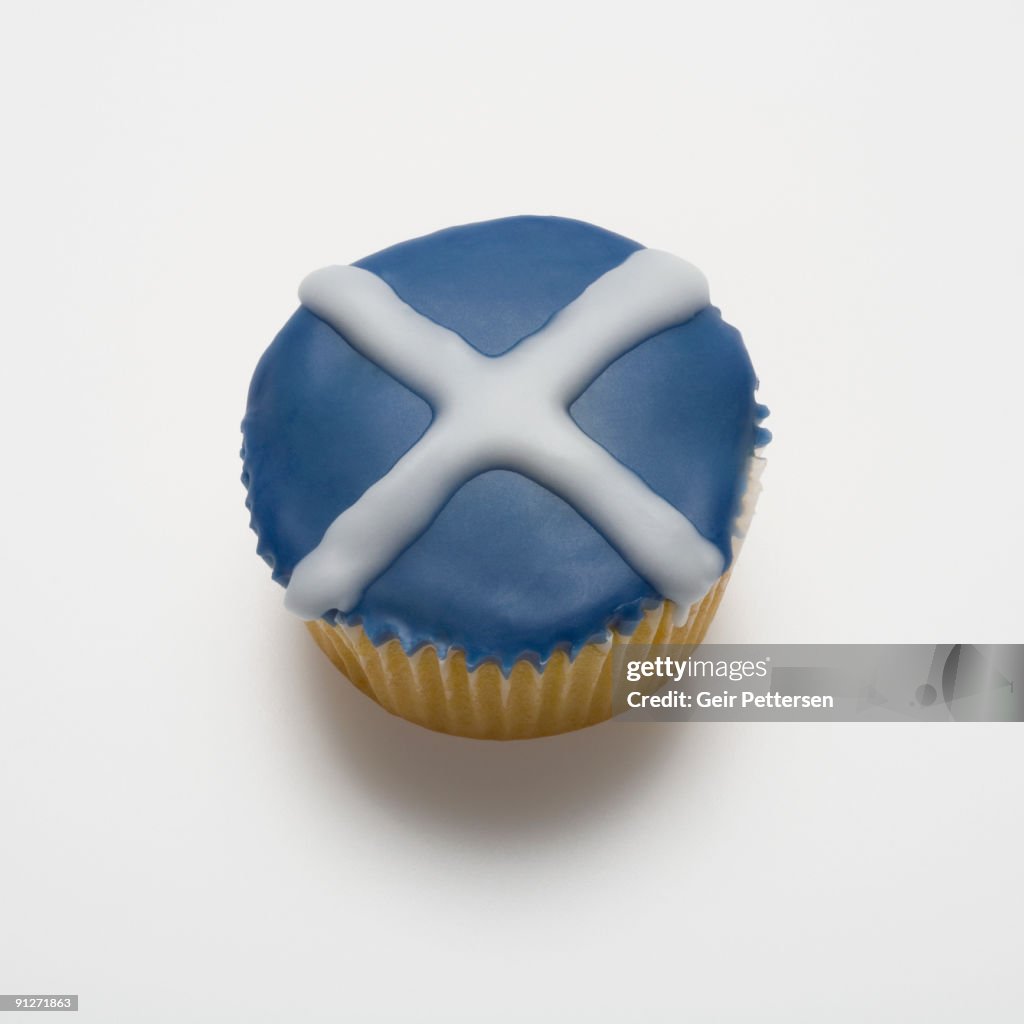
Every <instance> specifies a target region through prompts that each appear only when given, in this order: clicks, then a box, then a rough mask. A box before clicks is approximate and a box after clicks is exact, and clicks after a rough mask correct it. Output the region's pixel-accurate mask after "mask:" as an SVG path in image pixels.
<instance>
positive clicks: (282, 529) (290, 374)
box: [242, 217, 767, 668]
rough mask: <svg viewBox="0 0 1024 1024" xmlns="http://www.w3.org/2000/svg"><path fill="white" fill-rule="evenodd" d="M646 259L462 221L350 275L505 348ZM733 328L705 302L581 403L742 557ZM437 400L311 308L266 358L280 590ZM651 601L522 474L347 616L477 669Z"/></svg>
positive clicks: (261, 412) (742, 353)
mask: <svg viewBox="0 0 1024 1024" xmlns="http://www.w3.org/2000/svg"><path fill="white" fill-rule="evenodd" d="M638 248H641V246H639V245H638V244H637V243H635V242H631V241H629V240H628V239H625V238H622V237H621V236H619V235H615V234H612V233H611V232H607V231H604V230H602V229H600V228H597V227H594V226H592V225H589V224H583V223H582V222H579V221H571V220H565V219H562V218H554V217H515V218H508V219H505V220H499V221H489V222H486V223H483V224H472V225H467V226H464V227H458V228H451V229H448V230H446V231H441V232H438V233H436V234H433V235H428V236H426V237H424V238H418V239H414V240H413V241H410V242H405V243H402V244H401V245H397V246H393V247H392V248H389V249H385V250H384V251H382V252H379V253H376V254H375V255H373V256H369V257H367V258H366V259H364V260H361V261H360V262H359V263H358V264H357V266H360V267H363V268H364V269H367V270H370V271H372V272H373V273H375V274H378V275H379V276H380V277H382V278H383V279H384V280H385V281H387V283H388V284H389V285H390V286H391V287H392V288H393V289H394V290H395V291H396V292H397V293H398V295H399V296H400V297H401V298H402V299H404V300H405V301H406V302H408V303H409V305H411V306H413V307H414V308H415V309H417V310H418V311H419V312H421V313H423V314H424V315H426V316H429V317H430V318H431V319H433V320H435V321H436V322H437V323H440V324H443V325H444V326H446V327H448V328H450V329H452V330H454V331H457V332H458V333H459V334H461V335H462V336H463V337H464V338H465V339H466V341H467V342H468V343H470V344H471V345H473V346H474V347H476V348H477V349H478V350H479V351H481V352H484V353H485V354H487V355H500V354H501V353H503V352H505V351H507V350H508V349H509V348H511V347H513V346H514V345H515V344H517V343H518V342H519V341H520V340H522V339H523V338H524V337H526V336H528V335H530V334H532V333H534V332H535V331H536V330H538V329H539V328H540V327H542V326H543V325H544V324H545V323H546V322H547V321H548V320H549V319H550V318H551V317H552V316H553V315H554V314H555V313H557V312H558V311H559V310H560V309H561V308H563V307H564V306H565V305H567V304H568V303H569V302H571V301H572V300H573V299H574V298H576V297H577V296H578V295H579V294H580V293H581V292H582V291H583V290H584V289H585V288H586V287H587V286H588V285H589V284H590V283H591V282H592V281H594V280H595V279H596V278H598V277H600V276H601V275H602V274H604V273H605V272H607V271H608V270H610V269H612V268H613V267H615V266H617V265H618V264H620V263H621V262H622V261H623V260H624V259H626V257H627V256H629V255H630V253H632V252H634V251H635V250H637V249H638ZM756 386H757V381H756V378H755V376H754V372H753V369H752V367H751V365H750V360H749V358H748V356H747V353H746V350H745V349H744V347H743V343H742V340H741V338H740V335H739V333H738V332H737V331H736V330H735V329H734V328H732V327H730V326H728V325H727V324H726V323H724V322H723V321H722V319H721V316H720V314H719V312H718V310H716V309H714V308H708V309H706V310H704V311H702V312H701V313H699V314H698V315H697V316H695V317H694V318H693V319H691V320H690V321H688V322H687V323H686V324H683V325H681V326H679V327H674V328H672V329H670V330H668V331H664V332H662V333H661V334H658V335H657V336H655V337H653V338H650V339H648V340H646V341H644V342H642V343H641V344H640V345H638V346H637V347H635V348H634V349H632V350H631V351H630V352H627V353H626V354H625V355H624V356H622V357H620V358H619V359H618V360H616V362H614V363H613V364H612V365H611V366H609V367H608V368H607V369H606V370H605V371H604V372H603V373H602V374H601V375H600V376H599V377H598V378H597V379H596V380H595V381H594V383H593V384H592V385H591V386H590V387H589V388H588V389H587V390H586V391H585V392H584V393H583V395H581V396H580V398H578V399H577V400H576V402H575V403H574V404H573V406H572V409H571V413H572V415H573V417H574V418H575V420H576V422H577V423H578V424H579V426H580V427H581V428H582V429H583V430H584V431H585V432H586V433H587V434H589V435H590V436H591V437H593V438H594V439H595V440H596V441H598V442H599V443H600V444H602V445H603V446H604V447H605V448H607V449H608V450H609V451H610V452H611V453H612V454H613V455H615V456H616V458H618V459H619V460H620V461H622V462H623V463H625V464H626V465H627V466H629V467H630V468H631V469H633V470H634V471H635V472H636V473H638V474H639V475H640V476H641V477H642V478H643V479H644V480H645V481H646V482H647V483H648V485H649V486H650V487H651V488H652V489H653V490H655V491H656V492H657V493H658V494H660V495H662V497H664V498H665V499H666V500H668V501H669V502H671V503H672V504H673V505H675V506H676V507H677V508H678V509H679V510H680V511H681V512H683V513H684V514H685V515H686V516H687V517H688V518H689V519H690V521H691V522H692V523H693V524H694V525H695V526H696V528H697V529H698V530H699V531H700V532H701V533H702V534H703V535H704V536H705V537H706V538H708V539H709V540H710V541H712V542H713V543H714V544H716V545H717V546H718V547H719V548H720V549H721V550H722V553H723V555H724V556H725V558H726V561H727V562H728V560H729V559H730V557H731V527H732V523H733V521H734V518H735V515H736V512H737V509H738V506H739V501H740V498H741V497H742V491H743V487H744V485H745V469H746V460H747V458H748V457H749V455H750V453H751V452H752V450H753V449H754V447H759V446H760V445H761V444H763V443H765V441H766V440H767V436H766V435H767V431H764V430H763V429H762V428H761V427H759V426H758V423H759V421H760V420H761V419H763V418H764V416H765V415H767V410H766V409H765V408H764V407H763V406H758V405H757V404H756V403H755V402H754V389H755V388H756ZM430 419H431V411H430V408H429V406H428V405H427V404H426V403H425V402H424V401H423V400H422V399H421V398H419V397H418V396H416V395H415V394H413V393H412V392H411V391H409V390H408V389H407V388H405V387H404V385H401V384H399V383H398V382H397V381H395V380H394V379H393V378H391V377H390V376H388V375H387V374H386V373H384V371H382V370H381V369H379V368H378V367H377V366H375V365H374V364H373V363H372V362H370V361H369V360H367V359H365V358H364V357H363V356H361V355H359V354H358V353H357V352H356V351H355V350H354V349H353V348H352V347H351V346H350V345H349V344H348V343H347V342H346V341H345V340H344V339H343V338H342V337H341V336H339V335H338V334H337V333H336V332H335V331H334V330H333V329H332V328H330V327H328V326H327V325H326V324H325V323H323V322H322V321H321V320H319V319H317V318H316V317H315V316H313V315H312V314H311V313H309V312H308V311H306V310H305V309H302V308H300V309H299V310H298V312H296V313H295V315H294V316H293V317H292V318H291V320H289V322H288V323H287V324H286V325H285V327H284V329H283V330H282V331H281V333H280V334H279V335H278V336H277V338H276V339H275V340H274V342H273V343H272V344H271V346H270V348H269V349H268V350H267V352H266V353H265V354H264V356H263V358H262V359H261V360H260V363H259V365H258V367H257V369H256V373H255V375H254V377H253V381H252V385H251V387H250V391H249V402H248V407H247V410H246V415H245V420H244V421H243V424H242V430H243V435H244V443H243V450H242V454H243V459H244V472H243V480H244V481H245V483H246V486H247V488H248V492H249V495H248V505H249V508H250V510H251V513H252V525H253V528H254V530H255V531H256V533H257V535H258V537H259V544H258V550H259V552H260V554H261V555H262V556H263V557H264V558H265V559H266V560H267V561H268V562H269V563H270V565H271V566H272V568H273V570H274V578H275V579H277V580H278V581H279V582H281V583H282V584H285V585H287V582H288V579H289V578H290V575H291V572H292V570H293V569H294V567H295V565H296V564H297V563H298V562H299V560H301V558H302V557H304V556H305V555H306V554H307V553H308V552H309V551H311V550H312V549H313V548H314V547H315V546H316V545H317V544H318V543H319V541H320V539H321V537H322V536H323V533H324V531H325V530H326V528H327V527H328V526H329V525H330V523H331V522H333V520H334V519H335V518H336V517H337V516H338V515H339V514H340V513H341V512H342V511H344V509H345V508H347V507H348V506H349V505H351V504H353V503H354V502H355V501H356V500H357V499H358V498H359V497H360V496H361V495H362V493H363V492H364V491H365V490H366V489H367V488H368V487H369V486H371V485H372V484H373V483H374V482H375V481H376V480H378V479H379V478H380V477H382V476H383V475H385V474H386V473H387V472H388V470H389V469H390V468H391V467H392V466H393V465H394V464H395V462H397V461H398V459H399V458H400V457H401V456H402V455H403V454H404V453H405V452H406V451H408V449H409V448H410V447H412V445H413V444H415V443H416V441H417V440H418V439H419V438H420V436H421V435H422V434H423V432H424V431H425V430H426V428H427V426H428V425H429V423H430ZM657 600H659V597H658V595H657V594H656V593H655V592H654V591H653V590H652V588H651V587H650V585H649V584H647V583H646V581H644V580H642V579H640V578H639V577H638V576H637V575H636V573H634V572H633V570H632V569H631V568H630V567H629V566H628V565H626V563H625V562H623V560H622V559H621V557H620V556H619V555H618V553H617V552H616V551H615V550H614V549H613V548H612V547H611V546H610V545H609V544H608V542H607V541H606V540H605V539H604V537H602V536H601V535H600V534H599V533H598V532H597V531H596V530H595V529H594V528H593V527H592V526H591V525H590V524H589V523H587V522H586V521H585V520H584V519H582V518H581V517H580V516H579V515H578V514H577V513H576V512H575V511H574V510H573V509H572V508H570V507H569V506H568V505H566V504H565V502H564V501H562V499H561V498H558V497H557V496H555V495H553V494H551V493H550V492H548V491H546V490H545V489H544V488H542V487H540V486H539V485H537V484H536V483H534V482H533V481H531V480H528V479H526V478H525V477H522V476H520V475H518V474H516V473H512V472H507V471H501V470H495V471H491V472H487V473H484V474H481V475H480V476H478V477H476V478H474V479H473V480H471V481H469V482H468V483H467V484H465V485H464V486H463V487H462V488H461V489H460V490H459V491H458V492H457V493H456V494H455V495H453V496H452V498H451V499H450V500H449V502H448V503H447V505H446V506H445V507H444V509H443V510H442V511H441V512H440V513H439V515H438V516H437V518H436V519H435V520H434V522H433V524H432V525H431V526H430V527H429V529H428V530H427V531H426V532H425V533H424V534H423V535H422V536H421V537H419V539H417V540H416V541H415V542H414V543H413V544H411V545H410V546H409V547H408V548H407V549H406V550H405V551H404V552H403V553H402V554H401V555H400V556H399V557H398V558H397V559H396V560H395V562H394V563H393V564H392V565H391V566H390V568H388V569H387V570H386V571H385V572H384V573H383V574H382V575H381V576H380V577H379V578H378V579H377V580H376V581H375V582H374V583H373V584H372V585H371V586H370V587H369V588H368V589H367V591H366V593H365V594H364V595H363V598H362V600H361V602H360V603H359V605H358V606H357V607H356V608H355V609H354V611H353V612H352V613H351V614H350V615H348V616H346V620H347V621H352V622H355V621H358V622H361V623H362V624H363V626H364V628H365V629H366V631H367V633H368V635H369V636H370V637H371V639H373V640H374V641H375V642H380V641H382V640H384V639H387V638H390V637H397V638H398V639H399V640H400V641H401V643H402V645H403V646H404V647H405V649H406V650H408V651H412V650H414V649H416V648H418V647H420V646H422V645H424V644H427V643H433V644H435V645H437V647H438V648H439V649H440V650H441V651H442V652H444V651H446V650H448V649H449V648H451V647H455V648H459V649H462V650H464V651H465V652H466V655H467V660H468V661H469V663H470V665H471V666H475V665H477V664H479V663H480V662H481V661H483V660H486V659H489V658H491V659H496V660H498V661H499V662H500V663H501V664H502V665H503V666H505V667H506V668H508V667H509V666H510V665H511V664H512V663H513V662H514V661H515V660H516V658H517V657H520V656H527V657H532V658H533V659H535V660H538V661H543V660H545V659H546V658H547V657H549V656H550V654H551V653H552V652H553V651H554V650H556V649H564V650H567V651H570V652H572V651H575V650H578V649H579V648H580V647H581V646H583V645H584V644H585V643H587V642H589V641H591V640H594V639H599V638H602V637H603V636H604V635H605V633H606V631H607V629H608V627H609V626H617V627H618V628H620V629H623V630H625V631H628V630H629V629H630V628H631V627H632V625H633V624H635V622H636V621H637V620H638V619H639V617H640V615H641V614H642V612H643V609H644V608H645V607H648V606H650V605H651V604H652V603H654V602H656V601H657Z"/></svg>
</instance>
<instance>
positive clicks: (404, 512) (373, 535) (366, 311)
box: [285, 249, 724, 622]
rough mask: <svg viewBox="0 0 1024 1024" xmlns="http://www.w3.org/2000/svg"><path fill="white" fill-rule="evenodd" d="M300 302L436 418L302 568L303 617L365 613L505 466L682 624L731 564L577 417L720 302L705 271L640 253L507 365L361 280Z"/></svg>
mask: <svg viewBox="0 0 1024 1024" xmlns="http://www.w3.org/2000/svg"><path fill="white" fill-rule="evenodd" d="M299 298H300V300H301V302H302V304H303V305H304V306H305V307H306V308H307V309H308V310H309V311H310V312H312V313H313V314H314V315H316V316H318V317H319V318H320V319H321V320H323V321H325V322H326V323H327V324H328V325H329V326H331V327H332V328H333V329H334V330H335V331H337V333H338V334H340V335H341V336H342V337H343V338H344V339H345V340H346V341H347V342H348V343H349V344H350V345H351V346H352V347H353V348H354V349H355V350H356V351H357V352H359V353H360V354H361V355H363V356H364V357H365V358H367V359H369V360H371V361H372V362H373V363H375V364H376V365H377V366H379V367H380V368H381V369H383V370H384V371H386V372H387V373H388V374H390V375H391V376H392V377H394V378H395V379H396V380H398V381H399V382H400V383H402V384H404V385H405V386H406V387H408V388H409V389H410V390H411V391H413V392H415V393H416V394H418V395H420V396H421V397H422V398H423V399H425V400H426V401H427V402H428V403H429V405H430V406H431V408H432V410H433V413H434V416H433V420H432V422H431V424H430V426H429V427H428V428H427V430H426V432H425V433H424V434H423V436H422V437H421V438H420V439H419V440H418V441H417V442H416V444H414V445H413V446H412V448H410V449H409V450H408V451H407V452H406V453H405V454H404V455H403V456H402V457H401V458H400V459H399V460H398V462H396V463H395V465H394V466H393V467H392V468H391V470H390V471H389V472H388V473H386V474H385V475H384V476H383V477H381V478H380V479H379V480H378V481H377V482H376V483H375V484H373V485H372V486H371V487H369V488H368V489H367V490H366V491H365V492H364V493H363V494H362V496H361V497H360V498H359V499H358V500H357V501H356V502H355V503H354V504H353V505H351V506H349V508H347V509H345V511H343V512H342V513H341V514H340V515H339V516H338V517H337V518H336V519H335V520H334V522H333V523H331V525H330V526H329V527H328V528H327V530H326V532H325V533H324V535H323V538H322V539H321V540H320V543H319V544H318V545H317V546H316V547H315V548H314V549H313V550H312V551H310V552H309V553H308V554H307V555H306V556H305V557H304V558H303V559H302V560H301V561H300V562H299V563H298V565H296V567H295V569H294V570H293V572H292V576H291V580H290V581H289V584H288V589H287V592H286V594H285V604H286V606H287V607H288V608H289V609H290V610H291V611H293V612H295V613H297V614H298V615H301V616H302V617H303V618H307V619H314V618H318V617H319V616H321V615H323V614H325V613H326V612H328V611H331V610H337V611H340V612H349V611H351V610H352V609H353V608H355V606H356V605H357V604H358V603H359V600H360V598H361V597H362V595H363V593H364V591H365V590H366V588H367V587H369V586H370V584H372V583H373V581H374V580H375V579H377V577H378V576H380V575H381V574H382V573H383V572H384V571H385V570H386V569H387V568H388V567H389V566H390V565H391V564H392V562H393V561H394V560H395V559H396V558H397V557H398V556H399V555H400V554H401V552H402V551H404V550H405V548H406V547H408V546H409V545H410V544H411V543H412V542H413V541H414V540H416V538H417V537H419V536H420V535H421V534H422V533H423V532H424V531H425V530H426V529H427V528H428V527H429V526H430V524H431V523H432V522H433V520H434V518H435V517H436V516H437V514H438V513H439V512H440V511H441V509H442V508H443V507H444V505H445V504H446V503H447V502H448V500H449V499H450V498H451V497H452V495H453V494H455V492H456V491H457V490H458V489H459V488H460V487H461V486H462V485H463V484H464V483H466V482H467V481H469V480H470V479H472V478H473V477H475V476H477V475H478V474H480V473H483V472H485V471H487V470H491V469H507V470H513V471H515V472H518V473H521V474H522V475H523V476H526V477H528V478H529V479H531V480H533V481H535V482H536V483H538V484H540V485H541V486H542V487H545V488H547V489H548V490H549V491H551V492H553V493H554V494H556V495H558V496H559V497H560V498H562V499H563V500H564V501H566V502H567V503H568V504H569V505H571V506H572V507H573V508H574V509H576V511H577V512H578V513H579V514H580V515H581V516H583V517H584V519H586V520H587V521H588V522H589V523H590V524H591V525H592V526H594V527H595V528H596V529H597V530H599V531H600V532H601V534H603V536H604V537H605V538H606V539H607V541H608V542H609V543H610V544H611V545H612V547H614V548H615V549H616V550H617V551H618V553H619V554H620V555H621V557H622V558H623V559H624V560H625V561H626V562H627V563H628V564H629V565H630V566H631V567H632V568H633V569H634V571H635V572H636V573H637V574H638V575H640V576H641V577H642V578H643V579H645V580H646V581H647V582H648V583H649V584H650V585H651V586H652V587H654V589H655V590H657V591H658V592H659V593H660V594H661V595H662V596H663V597H665V598H667V599H669V600H671V601H673V602H674V603H675V606H676V617H677V621H680V622H681V621H683V620H685V618H686V615H687V613H688V611H689V609H690V606H691V605H692V604H693V603H694V602H695V601H698V600H700V598H701V597H703V596H704V594H705V593H706V592H707V591H708V589H709V588H710V586H711V585H712V584H713V583H714V582H715V580H716V579H718V577H719V576H720V575H721V573H722V571H723V569H724V559H723V557H722V553H721V551H719V549H718V548H717V547H716V546H715V545H714V544H712V543H711V542H710V541H708V540H707V539H706V538H704V537H703V536H702V535H701V534H700V533H699V532H698V531H697V529H696V528H695V527H694V526H693V524H692V523H691V522H690V521H689V519H687V518H686V516H684V515H683V514H682V513H681V512H680V511H679V510H678V509H676V508H675V507H674V506H673V505H671V504H670V503H669V502H667V501H666V500H665V499H664V498H662V497H661V496H660V495H658V494H656V493H655V492H654V491H653V490H651V488H650V487H649V486H648V485H647V484H646V483H645V482H644V481H643V480H642V479H641V478H640V477H639V476H637V475H636V474H635V473H634V472H633V471H632V470H630V469H629V468H628V467H627V466H625V465H623V464H622V463H621V462H619V461H618V460H617V459H616V458H615V457H614V456H613V455H611V454H610V453H609V452H608V451H607V450H606V449H605V448H603V447H602V446H601V445H600V444H598V443H597V442H596V441H594V440H593V439H592V438H590V437H589V436H588V435H587V434H585V433H584V432H583V431H582V430H581V429H580V428H579V427H578V426H577V424H576V423H575V421H574V420H573V418H572V416H571V415H570V414H569V407H570V406H571V405H572V403H573V402H574V401H575V400H576V399H577V398H578V397H579V396H580V395H581V394H582V393H583V392H584V391H585V390H586V389H587V388H588V387H589V386H590V385H591V384H592V383H593V381H594V380H595V379H596V378H597V377H598V376H599V375H600V374H601V373H602V372H603V371H604V370H605V369H606V368H607V367H608V366H609V365H610V364H611V363H612V362H614V361H615V360H616V359H617V358H618V357H619V356H621V355H623V354H624V353H625V352H627V351H629V350H630V349H631V348H633V347H634V346H636V345H637V344H639V343H640V342H642V341H644V340H646V339H647V338H650V337H652V336H653V335H655V334H658V333H659V332H661V331H663V330H666V329H667V328H669V327H673V326H675V325H677V324H681V323H683V322H685V321H686V320H689V319H690V318H691V317H693V316H694V315H695V314H696V313H698V312H700V310H702V309H703V308H705V307H706V306H707V305H708V301H709V299H708V286H707V281H706V279H705V278H704V275H703V274H701V272H700V271H699V270H697V268H696V267H694V266H692V265H691V264H689V263H687V262H686V261H684V260H681V259H679V258H678V257H676V256H672V255H670V254H669V253H665V252H660V251H658V250H655V249H641V250H638V251H637V252H634V253H633V254H632V255H630V256H629V257H628V258H627V259H626V260H625V261H623V262H622V263H621V264H619V265H618V266H617V267H614V268H613V269H611V270H609V271H608V272H607V273H605V274H603V275H602V276H601V277H599V278H597V280H595V281H594V282H593V283H592V284H591V285H590V286H589V287H588V288H586V289H585V290H584V291H583V292H582V294H580V295H579V296H578V297H577V298H576V299H575V300H574V301H572V302H571V303H569V304H568V305H567V306H565V307H564V308H563V309H561V310H560V311H559V312H558V313H556V314H555V315H554V316H553V317H552V318H551V319H550V320H549V321H548V322H547V323H546V324H545V325H544V326H543V327H541V328H540V330H538V331H536V332H535V333H534V334H532V335H530V336H529V337H527V338H525V339H523V340H522V341H520V342H519V343H518V344H517V345H515V346H514V347H513V348H512V349H510V350H509V351H508V352H505V353H504V354H502V355H500V356H487V355H484V354H482V353H481V352H478V351H477V350H476V349H474V348H473V347H472V346H471V345H469V344H468V343H467V342H466V341H464V340H463V338H462V337H460V336H459V335H458V334H456V333H455V332H454V331H452V330H449V329H448V328H446V327H442V326H441V325H440V324H438V323H435V322H434V321H433V320H431V319H429V318H428V317H426V316H424V315H423V314H421V313H419V312H417V311H416V310H415V309H413V308H412V307H411V306H409V305H408V304H407V303H406V302H404V301H403V300H402V299H401V298H400V297H399V296H398V295H397V294H396V293H395V292H394V291H393V290H392V289H391V287H390V286H389V285H388V284H387V283H386V282H385V281H384V280H382V279H381V278H379V277H378V276H377V275H376V274H373V273H371V272H369V271H367V270H362V269H360V268H358V267H351V266H348V267H326V268H324V269H323V270H317V271H315V272H314V273H312V274H310V275H309V277H307V278H306V279H305V280H304V281H303V282H302V285H301V286H300V289H299Z"/></svg>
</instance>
